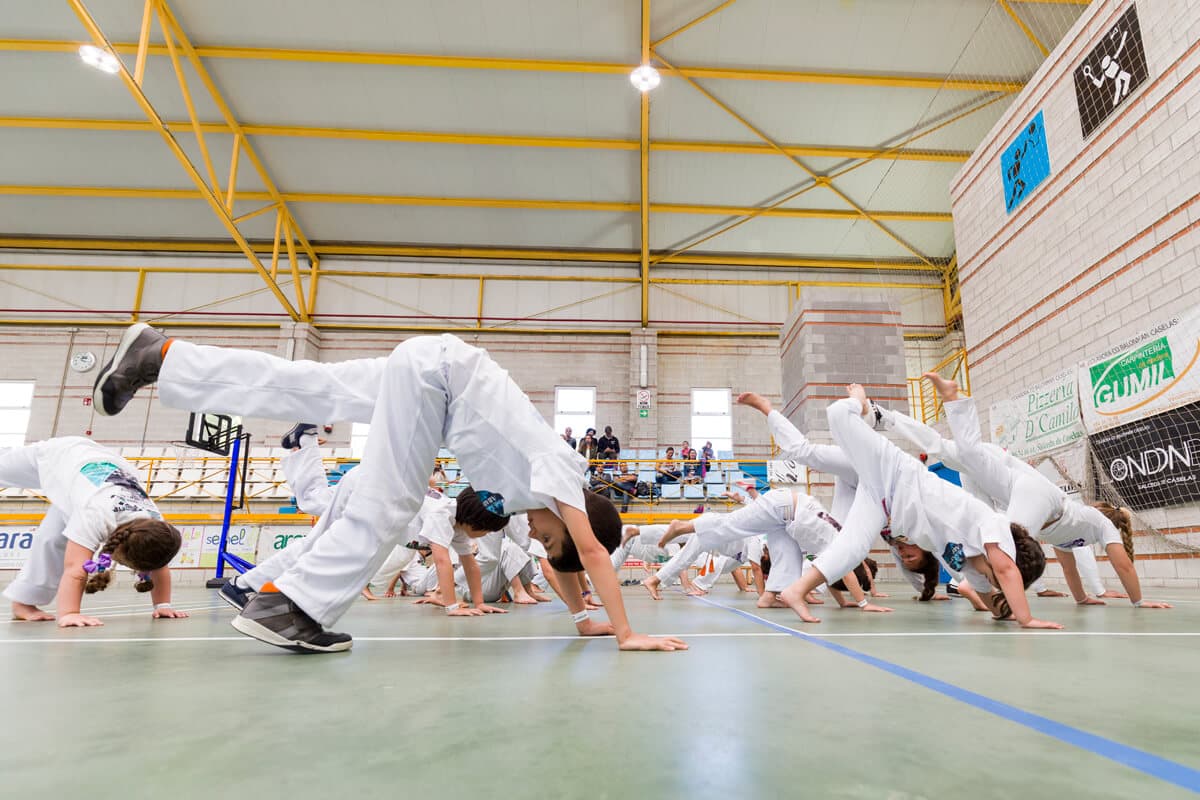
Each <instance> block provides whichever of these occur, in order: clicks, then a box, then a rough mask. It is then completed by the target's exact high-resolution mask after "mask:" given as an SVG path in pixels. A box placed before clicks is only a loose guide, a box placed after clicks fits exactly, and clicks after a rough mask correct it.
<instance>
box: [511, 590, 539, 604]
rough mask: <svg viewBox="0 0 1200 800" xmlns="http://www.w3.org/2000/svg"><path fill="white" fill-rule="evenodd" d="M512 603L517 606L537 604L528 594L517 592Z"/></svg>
mask: <svg viewBox="0 0 1200 800" xmlns="http://www.w3.org/2000/svg"><path fill="white" fill-rule="evenodd" d="M513 602H514V603H516V604H517V605H519V606H536V605H537V604H538V601H537V600H534V599H533V597H531V596H530V594H529V592H518V593H517V595H516V597H514V598H513Z"/></svg>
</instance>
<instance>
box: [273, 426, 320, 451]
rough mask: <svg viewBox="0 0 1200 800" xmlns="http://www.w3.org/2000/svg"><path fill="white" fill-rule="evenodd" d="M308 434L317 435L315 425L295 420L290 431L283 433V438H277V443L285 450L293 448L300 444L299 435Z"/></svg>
mask: <svg viewBox="0 0 1200 800" xmlns="http://www.w3.org/2000/svg"><path fill="white" fill-rule="evenodd" d="M309 435H312V436H316V435H317V426H316V425H310V424H309V423H307V422H297V423H296V424H295V425H294V426H293V427H292V429H291V430H290V431H288V432H287V433H285V434H284V435H283V438H282V439H280V440H279V444H280V445H281V446H282V447H283V449H285V450H295V449H296V448H297V447H299V446H300V439H301V437H303V436H309Z"/></svg>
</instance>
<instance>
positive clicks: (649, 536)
mask: <svg viewBox="0 0 1200 800" xmlns="http://www.w3.org/2000/svg"><path fill="white" fill-rule="evenodd" d="M637 529H638V535H637V536H631V537H630V538H629V539H628V540H627V541H623V542H621V544H619V545H618V546H617V549H616V550H613V551H612V565H613V569H614V570H616V571H618V572H620V571H621V567H622V566H624V565H625V562H626V561H628V560H629V557H630V556H633V557H634V558H636V559H639V560H641V561H644V562H645V563H647V564H652V563H654V562H655V561H658V560H659V559H660V558H667V559H669V558H670V557H671V556H673V555H675V554H676V553H678V552H679V551H680V550H682V549H683V545H684V544H685V542H686V541H687V540H688V539H690V538H691V534H684V535H683V536H680V537H678V538H676V539H674V540H672V541H671V542H669V543H668V544H667V546H666V547H665V548H663V547H659V546H658V543H659V541H660V540H661V539H662V537H663V535H664V534H665V533H666V532H667V526H666V525H639V526H637ZM623 534H624V528H622V538H624V535H623Z"/></svg>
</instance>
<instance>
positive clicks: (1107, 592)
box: [1096, 589, 1129, 600]
mask: <svg viewBox="0 0 1200 800" xmlns="http://www.w3.org/2000/svg"><path fill="white" fill-rule="evenodd" d="M1096 596H1097V597H1112V598H1116V599H1125V600H1128V599H1129V595H1127V594H1123V593H1121V592H1118V591H1114V590H1112V589H1106V590H1105V591H1104V592H1102V593H1101V594H1098V595H1096Z"/></svg>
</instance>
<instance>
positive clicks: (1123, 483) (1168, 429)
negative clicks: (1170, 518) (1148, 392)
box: [1088, 403, 1200, 511]
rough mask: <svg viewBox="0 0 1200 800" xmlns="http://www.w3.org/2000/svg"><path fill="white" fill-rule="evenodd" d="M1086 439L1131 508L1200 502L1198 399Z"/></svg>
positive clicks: (1199, 414) (1199, 415) (1199, 413)
mask: <svg viewBox="0 0 1200 800" xmlns="http://www.w3.org/2000/svg"><path fill="white" fill-rule="evenodd" d="M1088 441H1089V442H1090V443H1091V446H1092V452H1093V453H1095V455H1096V460H1097V461H1098V462H1099V463H1100V465H1101V467H1102V468H1103V469H1104V472H1105V473H1106V474H1107V475H1108V477H1109V479H1110V480H1111V481H1112V485H1113V487H1114V488H1115V489H1116V490H1117V492H1118V493H1119V494H1120V495H1121V498H1122V500H1123V501H1124V503H1125V504H1126V505H1128V506H1129V507H1130V508H1133V509H1136V510H1139V511H1140V510H1143V509H1147V508H1164V507H1167V506H1177V505H1182V504H1184V503H1194V502H1197V501H1200V403H1191V404H1189V405H1186V406H1181V407H1180V408H1174V409H1171V410H1170V411H1166V412H1164V413H1162V414H1158V415H1156V416H1153V417H1148V418H1147V419H1143V420H1139V421H1137V422H1133V423H1130V424H1128V425H1121V426H1119V427H1116V428H1110V429H1108V430H1106V431H1103V432H1102V433H1097V434H1093V435H1091V436H1089V437H1088Z"/></svg>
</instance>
